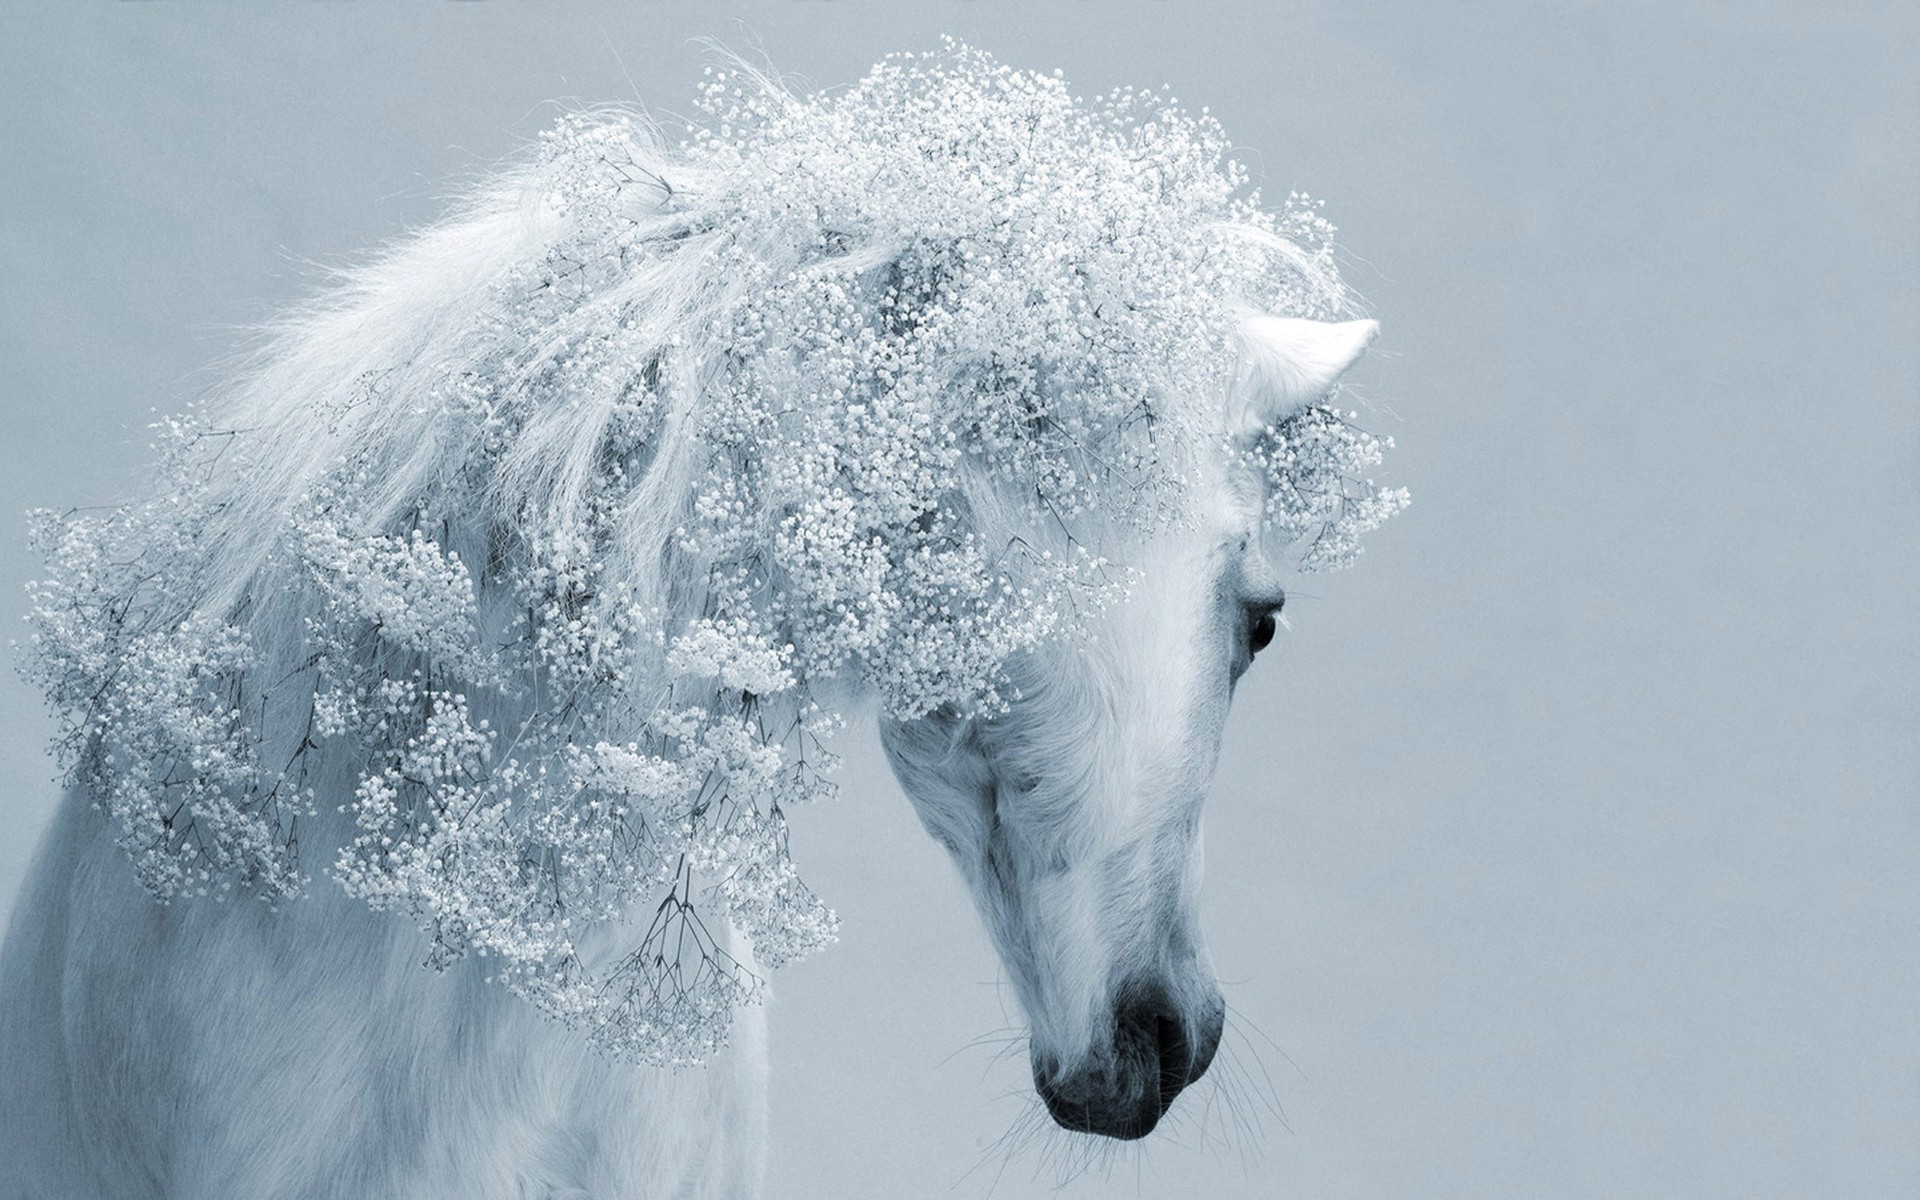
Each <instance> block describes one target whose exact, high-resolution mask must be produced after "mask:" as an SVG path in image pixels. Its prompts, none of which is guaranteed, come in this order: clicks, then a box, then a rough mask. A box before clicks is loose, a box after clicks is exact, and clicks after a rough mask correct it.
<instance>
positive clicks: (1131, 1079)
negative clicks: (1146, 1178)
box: [1033, 986, 1226, 1139]
mask: <svg viewBox="0 0 1920 1200" xmlns="http://www.w3.org/2000/svg"><path fill="white" fill-rule="evenodd" d="M1196 1007H1197V1008H1198V1009H1199V1011H1198V1012H1197V1013H1194V1012H1193V1011H1192V1010H1189V1012H1190V1013H1191V1015H1189V1016H1185V1017H1183V1016H1182V1013H1181V1009H1180V1006H1179V1005H1178V1004H1176V1003H1175V1001H1174V999H1173V997H1172V996H1171V994H1170V993H1169V992H1168V991H1167V989H1166V988H1164V987H1160V986H1144V987H1141V986H1136V987H1131V988H1127V989H1124V990H1123V991H1122V993H1121V996H1120V998H1119V999H1118V1001H1117V1002H1116V1004H1115V1005H1114V1010H1113V1033H1112V1042H1111V1045H1110V1047H1108V1048H1107V1050H1106V1052H1105V1053H1093V1054H1089V1055H1087V1056H1086V1058H1085V1059H1084V1060H1082V1061H1081V1062H1079V1063H1077V1064H1074V1065H1073V1066H1071V1067H1065V1066H1063V1064H1061V1063H1059V1062H1057V1061H1054V1060H1051V1059H1042V1058H1041V1057H1040V1056H1039V1054H1038V1053H1037V1052H1036V1055H1035V1058H1034V1064H1033V1082H1034V1086H1035V1088H1036V1089H1037V1090H1038V1091H1039V1093H1040V1098H1041V1099H1042V1100H1044V1101H1046V1105H1047V1111H1048V1112H1049V1113H1051V1114H1052V1115H1053V1119H1054V1120H1055V1121H1056V1122H1057V1123H1059V1124H1060V1125H1061V1126H1062V1127H1064V1128H1067V1129H1072V1130H1077V1131H1079V1132H1082V1133H1098V1134H1102V1135H1104V1136H1106V1137H1112V1138H1122V1139H1131V1138H1139V1137H1145V1136H1146V1135H1147V1134H1149V1133H1151V1132H1153V1128H1154V1126H1156V1125H1158V1124H1159V1123H1160V1118H1161V1117H1162V1116H1163V1115H1165V1113H1166V1111H1167V1108H1168V1106H1169V1105H1171V1104H1172V1103H1173V1101H1174V1097H1176V1096H1178V1095H1179V1094H1180V1092H1181V1090H1182V1089H1184V1088H1185V1087H1186V1086H1187V1085H1188V1084H1190V1083H1192V1082H1193V1081H1194V1080H1196V1079H1198V1078H1200V1076H1201V1075H1203V1074H1205V1072H1206V1069H1207V1066H1208V1065H1209V1064H1210V1063H1211V1062H1212V1061H1213V1054H1214V1051H1215V1050H1216V1049H1217V1048H1218V1047H1219V1045H1220V1031H1221V1028H1222V1025H1223V1021H1224V1017H1225V1011H1226V1009H1225V1004H1224V1003H1223V1002H1222V1001H1221V1000H1220V996H1219V993H1218V992H1217V991H1213V992H1211V994H1210V995H1209V996H1208V997H1207V998H1206V999H1205V1000H1204V1001H1202V1002H1201V1003H1200V1004H1199V1005H1197V1006H1196Z"/></svg>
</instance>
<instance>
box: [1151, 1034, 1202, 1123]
mask: <svg viewBox="0 0 1920 1200" xmlns="http://www.w3.org/2000/svg"><path fill="white" fill-rule="evenodd" d="M1153 1029H1154V1035H1155V1040H1156V1041H1157V1042H1158V1043H1159V1046H1160V1107H1162V1108H1165V1107H1166V1106H1167V1105H1169V1104H1172V1103H1173V1098H1174V1097H1175V1096H1178V1095H1179V1094H1180V1089H1182V1088H1184V1087H1186V1086H1187V1084H1188V1083H1190V1082H1192V1069H1193V1055H1192V1054H1191V1053H1189V1052H1188V1048H1187V1032H1186V1027H1185V1026H1184V1025H1182V1024H1181V1023H1180V1022H1179V1021H1178V1020H1177V1019H1176V1018H1173V1017H1169V1016H1165V1015H1161V1016H1156V1017H1155V1018H1154V1020H1153Z"/></svg>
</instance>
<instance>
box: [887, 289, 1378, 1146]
mask: <svg viewBox="0 0 1920 1200" xmlns="http://www.w3.org/2000/svg"><path fill="white" fill-rule="evenodd" d="M1374 331H1375V325H1374V323H1373V322H1371V321H1350V322H1345V323H1341V324H1325V323H1319V322H1313V321H1304V320H1294V319H1283V318H1255V319H1252V320H1249V321H1248V322H1247V323H1246V324H1245V325H1243V327H1242V350H1243V355H1242V357H1243V362H1244V363H1245V368H1244V369H1243V372H1242V375H1241V383H1242V386H1240V387H1237V388H1236V389H1235V392H1234V394H1232V395H1230V396H1228V397H1227V398H1226V402H1225V404H1224V406H1223V428H1224V430H1225V432H1226V434H1227V437H1226V442H1227V445H1228V447H1229V449H1230V450H1231V448H1232V447H1233V446H1234V444H1235V443H1237V442H1244V441H1245V440H1246V439H1248V438H1250V437H1253V436H1254V435H1255V434H1256V432H1257V431H1259V430H1261V429H1265V428H1267V427H1269V426H1270V425H1272V424H1273V423H1274V422H1276V421H1279V420H1282V419H1284V417H1285V416H1286V415H1287V414H1288V413H1290V412H1293V411H1297V410H1299V409H1300V408H1301V407H1302V406H1304V405H1306V404H1308V403H1310V402H1312V401H1313V400H1315V399H1317V398H1319V397H1320V396H1322V395H1323V394H1324V393H1326V392H1327V391H1328V390H1329V389H1330V388H1331V387H1332V386H1333V384H1334V382H1335V381H1336V380H1337V378H1338V377H1339V376H1340V374H1341V373H1342V372H1344V371H1345V370H1346V369H1347V367H1348V366H1350V365H1351V364H1352V363H1353V362H1354V361H1355V360H1356V359H1357V358H1358V357H1359V355H1360V353H1361V352H1362V351H1363V350H1364V349H1365V347H1366V345H1367V343H1368V342H1369V341H1371V339H1372V337H1373V334H1374ZM1203 478H1205V479H1207V480H1210V481H1211V482H1210V483H1207V484H1202V485H1201V486H1199V487H1197V488H1196V489H1195V492H1194V494H1193V495H1192V496H1191V497H1190V498H1189V499H1190V504H1191V507H1190V511H1189V519H1188V520H1187V521H1184V522H1182V523H1181V525H1180V526H1179V527H1177V528H1174V529H1172V530H1168V531H1163V532H1161V533H1159V534H1158V535H1156V536H1154V537H1151V538H1148V539H1145V540H1144V541H1143V542H1142V543H1141V544H1139V545H1137V546H1135V547H1133V548H1132V553H1131V557H1132V558H1133V560H1134V565H1135V567H1136V570H1137V582H1136V584H1135V586H1134V587H1133V588H1132V590H1131V594H1130V597H1129V599H1128V600H1127V602H1125V603H1122V604H1118V605H1115V606H1113V607H1112V608H1110V609H1108V610H1107V611H1106V612H1105V613H1103V614H1102V615H1101V616H1100V617H1099V618H1098V620H1097V621H1096V622H1095V627H1094V629H1093V630H1092V631H1091V636H1090V637H1089V638H1088V639H1086V640H1085V641H1061V642H1055V643H1052V644H1050V645H1048V646H1047V647H1044V648H1041V649H1038V650H1035V651H1032V652H1030V653H1028V654H1026V655H1023V656H1022V657H1021V658H1020V659H1019V660H1018V661H1016V662H1015V663H1014V664H1012V667H1011V672H1010V673H1011V675H1012V679H1013V682H1014V684H1015V687H1016V690H1017V699H1014V700H1013V701H1012V702H1011V704H1010V707H1009V708H1008V710H1007V711H1006V712H1004V713H999V714H994V715H991V716H984V717H979V716H976V717H963V716H961V715H959V714H957V713H955V712H953V711H952V710H946V711H941V712H936V713H933V714H930V715H928V716H925V717H922V718H920V719H917V720H912V721H903V722H897V721H883V722H882V724H881V737H882V742H883V744H884V746H885V748H886V751H887V755H888V758H889V760H890V762H891V763H892V765H893V769H894V771H895V773H896V775H897V776H898V778H899V780H900V783H901V785H902V787H904V788H905V790H906V792H907V794H908V796H909V797H910V798H911V799H912V801H913V803H914V805H915V808H916V810H917V812H918V814H919V816H920V819H921V821H922V823H923V824H924V825H925V826H926V828H927V830H928V831H929V832H930V833H931V834H932V835H933V836H934V837H935V838H936V839H937V840H938V841H939V842H940V843H941V844H942V845H943V846H945V847H946V848H947V850H948V852H949V853H950V854H951V855H952V856H953V859H954V861H955V862H956V863H957V864H958V866H959V868H960V872H961V874H962V875H963V876H964V877H965V879H966V881H967V884H968V886H969V888H970V889H971V890H972V893H973V897H974V900H975V903H976V904H977V906H978V908H979V911H980V914H981V917H982V919H983V921H984V923H985V925H986V927H987V929H988V931H989V933H990V934H991V935H992V937H993V940H994V943H995V946H996V948H997V949H998V951H999V954H1000V958H1001V961H1002V962H1003V963H1004V964H1005V966H1006V969H1007V971H1008V973H1009V974H1010V975H1011V976H1012V980H1013V984H1014V989H1015V992H1016V993H1017V995H1018V997H1019V1000H1020V1003H1021V1006H1022V1008H1023V1009H1024V1011H1025V1013H1026V1016H1027V1018H1028V1020H1029V1022H1030V1025H1031V1041H1030V1053H1031V1060H1032V1067H1033V1079H1034V1085H1035V1087H1036V1088H1037V1090H1038V1091H1039V1093H1040V1095H1041V1097H1042V1098H1043V1099H1044V1100H1045V1102H1046V1105H1047V1109H1048V1111H1049V1112H1050V1113H1051V1114H1052V1116H1053V1118H1054V1120H1055V1121H1057V1122H1058V1123H1059V1124H1060V1125H1062V1126H1063V1127H1065V1128H1067V1129H1073V1130H1081V1131H1085V1132H1090V1133H1099V1134H1105V1135H1107V1136H1110V1137H1117V1138H1138V1137H1142V1136H1144V1135H1146V1134H1147V1133H1149V1132H1150V1131H1151V1130H1152V1129H1153V1128H1154V1126H1155V1125H1156V1124H1157V1123H1158V1121H1159V1119H1160V1117H1161V1116H1162V1115H1163V1114H1164V1113H1165V1112H1166V1110H1167V1108H1168V1106H1169V1105H1170V1104H1172V1102H1173V1099H1174V1097H1175V1096H1177V1095H1178V1094H1179V1093H1180V1091H1181V1090H1182V1089H1183V1088H1185V1087H1186V1086H1187V1085H1188V1084H1190V1083H1192V1082H1194V1081H1195V1080H1197V1079H1198V1078H1200V1076H1201V1075H1202V1074H1203V1073H1204V1072H1205V1071H1206V1069H1207V1067H1208V1065H1209V1063H1210V1062H1211V1061H1212V1059H1213V1055H1214V1051H1215V1049H1216V1048H1217V1046H1218V1044H1219V1041H1220V1035H1221V1031H1222V1028H1223V1025H1224V1019H1225V1011H1226V1006H1225V1001H1224V1000H1223V998H1222V996H1221V993H1220V989H1219V986H1218V984H1217V983H1216V981H1215V979H1214V974H1213V967H1212V964H1211V962H1210V960H1209V957H1208V955H1207V950H1206V945H1205V941H1204V939H1203V938H1202V936H1201V934H1200V930H1199V928H1198V924H1197V915H1198V907H1199V889H1200V878H1201V836H1200V827H1201V820H1200V817H1201V807H1202V803H1203V801H1204V799H1205V796H1206V791H1207V786H1208V783H1209V781H1210V779H1211V777H1212V774H1213V769H1214V764H1215V761H1216V758H1217V756H1218V751H1219V746H1220V737H1221V731H1222V728H1223V726H1224V725H1225V722H1226V718H1227V709H1228V705H1229V703H1230V701H1231V699H1232V695H1233V690H1234V687H1235V685H1236V684H1237V683H1238V682H1239V680H1240V678H1241V677H1242V676H1243V675H1244V674H1245V673H1246V671H1247V670H1248V668H1249V667H1251V666H1252V665H1253V661H1254V658H1255V656H1257V655H1258V654H1259V653H1260V651H1261V650H1262V649H1264V648H1265V647H1266V646H1267V644H1268V643H1269V642H1270V641H1272V639H1273V635H1274V631H1275V627H1276V624H1277V622H1278V620H1279V617H1280V612H1281V608H1282V606H1283V605H1284V603H1285V600H1286V596H1285V593H1284V592H1283V591H1282V589H1281V584H1280V571H1279V567H1278V565H1277V564H1276V563H1275V562H1274V560H1273V558H1272V557H1271V556H1270V555H1269V553H1268V551H1267V543H1266V542H1265V541H1264V540H1263V538H1262V537H1261V531H1260V528H1259V525H1260V510H1259V505H1258V503H1257V500H1258V496H1257V490H1255V489H1249V487H1247V486H1246V484H1247V481H1246V480H1245V479H1244V478H1243V477H1241V476H1240V475H1239V473H1237V472H1236V471H1235V470H1234V469H1233V467H1232V463H1231V453H1229V454H1227V455H1223V457H1222V461H1221V462H1220V463H1218V464H1216V469H1214V470H1211V471H1209V472H1207V473H1206V474H1205V475H1204V476H1203Z"/></svg>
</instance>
